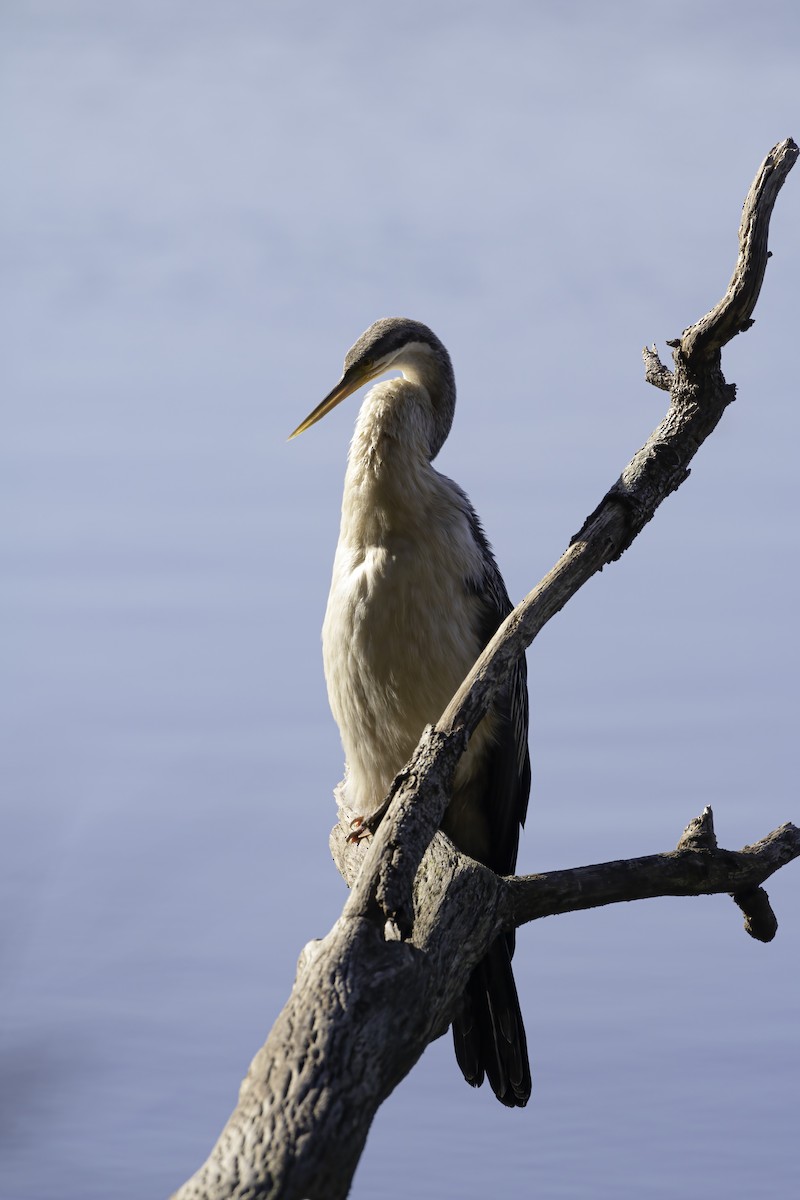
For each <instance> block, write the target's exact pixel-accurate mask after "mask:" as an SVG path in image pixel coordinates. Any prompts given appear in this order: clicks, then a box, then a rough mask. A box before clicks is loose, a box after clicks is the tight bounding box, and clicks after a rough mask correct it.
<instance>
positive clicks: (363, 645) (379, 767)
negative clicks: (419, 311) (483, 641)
mask: <svg viewBox="0 0 800 1200" xmlns="http://www.w3.org/2000/svg"><path fill="white" fill-rule="evenodd" d="M402 382H403V381H392V383H394V384H400V383H402ZM383 386H384V387H385V386H386V385H383ZM409 386H410V385H407V384H406V387H409ZM377 390H378V389H374V391H377ZM371 395H372V393H371ZM362 416H363V410H362ZM358 437H359V431H358V429H357V432H356V438H355V439H354V443H353V447H352V448H351V456H350V465H349V467H348V473H347V478H346V481H345V495H344V501H343V506H342V529H341V536H340V540H339V545H338V547H337V551H336V558H335V562H334V568H333V580H332V583H331V590H330V595H329V598H328V608H327V612H326V615H325V622H324V625H323V630H322V642H323V658H324V664H325V677H326V681H327V685H328V696H329V700H330V705H331V709H332V711H333V715H334V717H335V719H336V721H337V724H338V726H339V730H340V733H341V737H342V743H343V746H344V751H345V756H346V760H347V774H346V780H347V800H348V803H349V805H350V807H351V808H353V809H354V811H356V812H359V813H361V814H362V815H364V816H368V815H369V814H370V813H372V812H374V811H375V809H376V808H377V807H378V806H379V805H380V803H381V801H382V800H383V798H384V797H385V795H386V793H387V792H388V790H389V786H390V784H391V782H392V779H393V778H394V776H395V775H396V774H397V772H398V771H399V770H400V769H401V767H402V766H403V765H404V764H405V763H406V762H407V761H408V759H409V758H410V757H411V754H412V752H413V750H414V747H415V746H416V745H417V742H418V741H419V738H420V736H421V734H422V730H423V729H424V727H425V725H426V724H428V723H430V722H434V721H436V720H437V719H438V718H439V717H440V716H441V714H442V712H443V711H444V709H445V708H446V706H447V704H448V702H449V700H450V698H451V697H452V695H453V693H454V692H455V691H456V689H457V687H458V685H459V684H460V683H461V681H462V680H463V678H464V676H465V675H466V673H467V671H468V670H469V668H470V667H471V665H472V663H473V662H474V661H475V658H476V657H477V655H478V653H479V651H480V650H481V648H482V647H481V645H480V636H479V633H478V622H479V612H478V600H477V597H476V595H475V593H474V591H470V590H469V589H468V587H467V586H466V581H467V580H468V579H473V580H475V579H480V577H481V573H482V571H481V562H482V559H481V551H480V548H479V547H478V546H477V544H476V542H475V539H474V537H473V534H472V531H471V528H470V525H469V521H468V518H467V514H466V512H465V507H464V500H463V497H462V494H461V492H460V491H459V489H458V488H457V487H456V485H455V484H453V483H452V482H451V481H450V480H449V479H446V478H445V477H444V476H442V475H439V474H438V472H436V471H435V470H434V469H433V467H432V466H431V465H430V463H429V462H428V461H427V457H426V456H425V455H424V454H423V455H418V456H416V458H415V457H414V456H413V455H412V456H411V457H409V455H408V454H407V453H403V454H398V455H397V462H396V463H394V462H392V461H391V459H392V456H391V453H385V454H384V455H383V457H382V458H380V457H379V458H376V456H375V446H374V445H373V446H372V454H371V455H370V454H367V453H362V452H361V450H360V449H359V446H358V444H357V443H358ZM362 449H363V448H362ZM483 724H484V725H485V724H486V723H485V722H484V723H483ZM478 735H479V736H477V737H475V738H473V745H472V746H471V747H470V749H471V751H475V750H477V748H478V746H479V745H480V742H481V740H482V739H483V738H485V737H486V736H489V730H488V728H487V729H484V730H483V732H482V733H481V731H480V728H479V731H478ZM470 757H471V755H470V754H468V755H467V756H466V760H465V763H464V766H463V768H462V771H461V772H460V774H461V775H462V777H463V775H464V774H465V773H466V774H468V773H469V759H470Z"/></svg>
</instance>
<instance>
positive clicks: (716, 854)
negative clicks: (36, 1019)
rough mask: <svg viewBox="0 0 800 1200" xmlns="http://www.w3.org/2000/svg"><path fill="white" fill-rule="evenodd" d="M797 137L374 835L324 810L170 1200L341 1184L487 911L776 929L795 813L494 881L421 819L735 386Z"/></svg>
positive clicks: (428, 1029)
mask: <svg viewBox="0 0 800 1200" xmlns="http://www.w3.org/2000/svg"><path fill="white" fill-rule="evenodd" d="M797 155H798V148H797V146H796V145H795V143H794V142H793V141H792V140H791V139H787V140H786V141H784V142H781V143H780V144H779V145H777V146H776V147H775V148H774V149H773V150H772V151H771V152H770V154H769V155H767V158H766V159H765V161H764V163H763V164H762V166H761V168H760V170H759V173H758V175H757V176H756V179H755V180H754V182H753V185H752V187H751V189H750V192H749V193H748V197H747V200H746V201H745V205H744V211H743V216H742V223H741V227H740V231H739V239H740V247H739V256H738V259H737V263H736V268H735V270H734V273H733V277H732V279H731V282H730V284H729V286H728V289H727V291H726V293H725V295H724V296H723V298H722V300H721V301H720V302H719V304H717V305H716V307H715V308H714V309H712V310H711V312H710V313H708V314H707V315H706V316H705V317H703V318H702V319H701V320H700V321H698V322H696V323H695V324H694V325H693V326H691V327H690V328H689V329H687V330H686V331H685V332H684V333H683V335H682V337H681V338H680V339H678V340H677V341H676V342H675V343H673V361H674V371H673V372H670V371H668V369H667V368H666V367H664V366H663V364H662V363H661V362H660V360H659V358H658V355H657V353H656V352H655V351H654V350H652V351H646V352H645V361H646V378H647V379H648V380H649V382H651V383H653V384H655V386H657V387H660V388H662V389H664V390H668V391H669V394H670V403H669V408H668V410H667V413H666V415H665V416H664V418H663V420H662V421H661V423H660V424H659V425H658V427H657V428H656V430H655V431H654V432H653V434H652V436H651V437H650V438H649V439H648V441H647V443H646V444H645V446H643V447H642V449H641V450H639V451H638V452H637V453H636V454H635V455H634V457H633V458H632V460H631V461H630V463H629V464H628V466H627V467H626V468H625V470H624V471H623V472H622V474H621V475H620V477H619V479H617V481H616V482H615V483H614V485H613V486H612V487H611V488H610V489H609V491H608V492H607V493H606V495H605V496H604V498H603V499H602V501H601V502H600V504H599V505H598V506H597V508H596V509H595V510H594V512H593V513H592V514H591V515H590V516H589V517H588V518H587V520H586V521H585V523H584V525H583V527H582V528H581V530H580V531H579V533H578V534H577V535H576V536H575V537H574V538H573V539H572V542H571V544H570V546H569V547H568V549H567V550H566V551H565V553H564V554H563V555H562V557H561V558H560V559H559V561H558V562H557V563H556V565H555V566H554V567H553V569H552V570H551V571H550V573H549V574H548V575H547V576H546V577H545V578H544V579H543V580H542V582H541V583H540V584H539V585H538V586H537V587H536V588H535V589H534V590H533V591H532V592H531V593H530V594H529V595H528V596H527V597H526V599H525V600H524V601H523V602H522V603H521V604H520V605H519V606H518V607H517V608H516V609H515V610H514V612H513V613H512V614H511V615H510V616H509V617H508V619H507V620H506V621H505V623H504V624H503V625H502V626H501V628H500V629H499V630H498V632H497V634H496V635H495V637H494V638H493V639H492V641H491V642H490V644H489V645H488V646H487V648H486V650H485V651H484V653H483V654H482V655H481V656H480V658H479V659H478V661H477V663H476V664H475V667H474V668H473V670H472V671H471V672H470V674H469V676H468V677H467V679H466V680H465V681H464V684H463V685H462V687H461V688H460V689H459V691H458V692H457V694H456V696H455V697H454V698H453V700H452V701H451V703H450V705H449V706H448V708H447V710H446V712H445V713H444V714H443V716H442V718H441V720H440V721H439V723H438V726H437V727H436V728H429V729H427V730H426V731H425V734H424V736H423V738H422V741H421V742H420V745H419V747H418V748H417V750H416V752H415V754H414V756H413V758H412V760H411V762H410V763H409V764H408V766H407V767H406V768H405V770H404V771H402V772H401V774H400V775H399V776H398V778H397V780H396V781H395V784H394V785H393V789H392V794H391V796H390V798H389V799H390V803H389V804H388V810H387V812H386V816H385V819H384V820H383V821H382V822H381V824H380V825H379V827H378V829H377V831H376V833H375V836H374V838H373V839H372V840H371V841H370V842H369V843H367V844H365V843H359V844H356V843H353V842H351V841H349V840H348V838H347V830H346V829H345V828H344V827H343V826H342V825H341V824H340V825H339V826H338V827H337V828H336V829H335V830H334V832H333V834H332V848H333V851H334V857H335V859H336V861H337V863H338V864H339V866H340V868H341V870H342V873H343V874H344V875H345V877H346V878H347V879H348V881H349V882H351V883H352V889H351V892H350V895H349V896H348V899H347V902H346V904H345V906H344V910H343V912H342V915H341V917H340V918H339V920H338V921H337V923H336V925H335V926H334V928H333V929H332V930H331V932H330V933H329V934H328V935H327V936H326V937H325V938H323V939H322V940H321V941H319V942H314V943H311V944H310V945H309V946H308V947H306V950H305V951H304V952H303V954H302V956H301V959H300V963H299V964H298V971H297V979H296V982H295V986H294V988H293V991H292V994H291V996H290V997H289V1000H288V1001H287V1003H286V1005H285V1007H284V1009H283V1011H282V1012H281V1014H280V1016H279V1017H278V1020H277V1021H276V1023H275V1025H274V1027H273V1029H272V1031H271V1033H270V1035H269V1038H268V1039H267V1042H266V1044H265V1045H264V1046H263V1047H262V1049H261V1050H260V1051H259V1052H258V1054H257V1055H256V1057H255V1058H254V1060H253V1063H252V1064H251V1067H250V1070H249V1072H248V1074H247V1078H246V1079H245V1081H244V1083H243V1084H242V1087H241V1090H240V1095H239V1102H238V1104H237V1106H236V1108H235V1110H234V1112H233V1114H232V1115H231V1117H230V1119H229V1121H228V1123H227V1125H226V1127H225V1129H224V1130H223V1132H222V1134H221V1136H220V1138H219V1141H218V1142H217V1144H216V1146H215V1147H214V1149H213V1150H212V1152H211V1154H210V1156H209V1158H208V1160H207V1161H206V1163H205V1164H204V1165H203V1166H202V1167H201V1168H200V1169H199V1171H198V1172H197V1173H196V1174H195V1175H194V1176H193V1177H192V1179H190V1180H189V1181H188V1182H187V1183H186V1184H184V1186H183V1187H182V1188H180V1189H179V1191H178V1192H176V1193H175V1197H176V1200H190V1198H192V1200H233V1198H239V1200H267V1198H272V1200H277V1198H279V1197H280V1198H281V1200H301V1198H305V1200H318V1198H319V1200H322V1198H323V1197H324V1198H325V1200H337V1198H338V1197H344V1196H346V1195H347V1192H348V1190H349V1186H350V1180H351V1179H352V1175H353V1172H354V1170H355V1167H356V1164H357V1162H358V1159H359V1156H360V1154H361V1151H362V1149H363V1146H364V1142H365V1139H366V1135H367V1131H368V1130H369V1127H370V1123H371V1121H372V1118H373V1116H374V1114H375V1112H376V1111H377V1108H378V1107H379V1105H380V1104H381V1103H382V1102H383V1100H384V1099H385V1098H386V1097H387V1096H388V1095H389V1093H390V1092H391V1091H392V1090H393V1088H394V1087H395V1086H396V1085H397V1083H399V1082H400V1080H401V1079H402V1078H403V1077H404V1076H405V1075H406V1074H407V1073H408V1071H409V1070H410V1069H411V1067H412V1066H413V1065H414V1063H415V1062H416V1061H417V1059H418V1058H419V1056H420V1054H421V1053H422V1051H423V1049H424V1048H425V1046H426V1045H427V1044H428V1043H429V1042H430V1041H432V1040H433V1039H434V1038H436V1037H438V1036H439V1035H440V1034H442V1033H443V1032H444V1031H445V1030H446V1028H447V1026H448V1024H449V1023H450V1020H451V1017H452V1014H453V1011H454V1008H455V1005H456V1004H457V1003H458V999H459V997H460V995H461V994H462V992H463V989H464V985H465V983H466V981H467V978H468V976H469V974H470V972H471V970H472V968H473V967H474V966H475V964H476V963H477V962H478V961H480V959H481V958H483V956H484V955H485V953H486V950H487V948H488V947H489V945H490V944H491V942H492V941H493V940H494V938H495V937H496V936H497V934H498V932H499V931H500V930H502V929H509V928H511V927H514V926H516V925H520V924H523V923H524V922H526V921H530V920H535V919H538V918H539V917H542V916H546V915H553V914H555V913H562V912H568V911H574V910H576V909H582V908H588V907H594V906H597V905H603V904H613V903H617V902H619V901H621V900H631V899H641V898H643V897H645V896H657V895H708V894H711V893H714V892H722V893H732V894H733V895H734V899H735V900H736V902H737V904H739V906H740V907H741V908H742V909H743V911H745V913H746V918H747V922H746V927H747V928H748V930H749V932H751V933H752V935H753V936H756V937H759V938H760V939H761V940H769V938H770V937H771V936H774V932H775V928H776V927H777V926H776V923H775V919H774V916H773V914H772V913H771V910H770V909H769V904H768V901H766V894H765V893H764V892H763V891H762V890H761V887H760V885H761V884H762V883H763V881H764V880H765V879H767V878H768V877H769V876H770V875H771V874H772V873H773V872H774V871H776V870H778V869H779V868H780V867H781V866H783V865H784V864H785V863H787V862H789V861H790V860H791V859H793V858H795V857H798V856H799V855H800V831H798V830H797V829H796V828H795V827H794V826H791V825H786V826H783V827H782V828H781V829H779V830H776V831H775V832H774V833H772V834H770V835H769V836H768V837H767V838H765V839H763V841H761V842H759V843H758V844H757V845H755V846H752V847H746V848H745V849H744V850H742V851H740V852H738V853H733V852H730V851H725V850H719V849H718V848H717V846H716V842H715V839H714V837H713V829H712V827H711V816H710V812H707V813H705V814H704V815H703V817H701V818H698V820H697V821H696V822H693V823H692V825H691V826H690V827H689V829H688V830H687V831H685V833H684V836H683V838H682V839H681V842H680V843H679V846H678V849H677V850H675V851H671V852H668V853H666V854H662V855H654V856H649V857H648V858H644V859H633V860H626V861H620V862H614V863H606V864H601V865H599V866H593V867H582V868H577V869H574V870H569V871H557V872H550V873H548V874H546V875H536V876H528V877H522V878H511V879H505V880H503V879H499V878H498V877H497V876H495V875H494V874H493V873H492V872H491V871H489V870H488V869H487V868H485V867H482V866H480V865H479V864H477V863H475V862H472V861H471V860H469V859H467V858H465V857H464V856H463V855H461V854H459V853H458V852H457V851H456V850H455V848H454V847H453V845H452V844H451V843H450V842H449V841H448V840H447V838H445V837H444V836H443V835H442V834H441V833H437V832H436V831H437V828H438V825H439V822H440V820H441V817H442V814H443V812H444V809H445V807H446V805H447V802H448V797H449V794H450V783H451V780H452V775H453V771H454V770H455V766H456V763H457V762H458V758H459V757H460V755H461V753H463V750H464V748H465V746H466V744H467V741H468V738H469V736H470V734H471V732H472V731H473V730H474V729H475V727H476V725H477V724H478V722H479V721H480V720H481V718H482V717H483V715H484V714H485V712H486V711H487V709H488V707H489V705H490V703H491V700H492V698H493V695H494V692H495V690H496V688H497V687H498V686H499V683H500V681H501V680H502V679H503V678H504V677H505V674H506V672H507V670H508V668H509V666H510V665H511V664H512V663H513V662H514V661H516V659H517V658H518V657H519V656H520V655H521V654H522V653H524V651H525V649H526V648H527V646H529V645H530V643H531V642H532V641H533V639H534V638H535V637H536V635H537V633H538V632H539V630H540V629H541V628H542V627H543V626H544V625H545V624H546V622H547V621H549V620H550V618H551V617H552V616H554V615H555V614H556V613H557V612H559V611H560V610H561V609H562V608H563V607H564V605H565V604H566V603H567V601H568V600H569V599H570V597H571V596H573V595H574V594H575V592H576V591H577V590H578V589H579V588H580V587H581V586H582V585H583V584H584V583H585V582H586V581H587V580H588V579H589V578H591V576H592V575H594V574H595V573H596V572H597V571H599V570H601V569H602V568H603V566H605V565H606V564H607V563H611V562H613V561H614V560H615V559H617V558H619V557H620V555H621V554H622V553H623V552H624V551H625V550H626V549H627V547H628V546H629V545H630V544H631V542H632V541H633V540H634V538H635V537H636V536H637V535H638V533H639V532H640V531H641V529H642V528H643V527H644V526H645V525H646V524H647V522H648V521H650V520H651V518H652V517H653V515H654V513H655V511H656V509H657V508H658V506H659V505H660V504H661V503H662V501H663V500H664V499H666V497H667V496H668V495H670V494H671V493H672V492H673V491H675V489H676V488H678V487H679V486H680V484H681V483H682V482H683V481H684V480H685V479H686V477H687V475H688V473H689V464H690V462H691V460H692V459H693V457H694V455H695V453H696V452H697V450H698V448H699V447H700V445H702V443H703V441H704V440H705V439H706V438H707V437H708V436H709V434H710V433H711V432H712V431H713V430H714V428H715V427H716V425H717V423H718V422H719V420H720V419H721V417H722V414H723V413H724V411H725V409H726V407H727V405H728V404H729V403H730V402H731V401H732V400H733V398H734V395H735V389H734V387H733V385H730V384H728V383H726V382H725V379H724V377H723V375H722V372H721V367H720V351H721V348H722V346H724V345H725V344H726V343H727V342H728V341H730V340H731V338H732V337H734V336H735V335H736V334H737V333H739V332H742V331H743V330H745V329H747V328H749V327H750V325H751V324H752V313H753V310H754V308H755V304H756V301H757V299H758V295H759V292H760V289H761V284H762V281H763V278H764V271H765V269H766V263H767V258H768V250H767V233H768V229H769V220H770V215H771V213H772V208H773V205H774V203H775V198H776V196H777V194H778V192H779V190H780V188H781V186H782V184H783V182H784V180H785V179H786V176H787V175H788V173H789V171H790V170H791V168H792V166H793V165H794V162H795V160H796V158H797ZM401 998H402V1003H400V1000H401Z"/></svg>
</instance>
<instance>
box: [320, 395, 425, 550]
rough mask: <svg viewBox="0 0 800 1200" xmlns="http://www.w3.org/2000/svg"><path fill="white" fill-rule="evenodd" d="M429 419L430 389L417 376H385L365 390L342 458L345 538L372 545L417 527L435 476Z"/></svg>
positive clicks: (410, 531) (414, 532) (413, 532)
mask: <svg viewBox="0 0 800 1200" xmlns="http://www.w3.org/2000/svg"><path fill="white" fill-rule="evenodd" d="M433 424H434V416H433V407H432V403H431V398H430V395H429V394H428V392H427V390H426V389H425V388H424V387H422V386H421V385H420V384H418V383H416V382H411V381H410V380H407V379H402V378H401V379H389V380H385V381H384V382H382V383H379V384H377V385H376V386H375V387H374V388H372V389H371V390H370V391H369V392H368V393H367V396H366V399H365V400H364V403H363V404H362V406H361V411H360V412H359V415H358V420H357V421H356V428H355V433H354V434H353V440H352V442H351V443H350V452H349V454H348V459H347V473H346V475H345V484H344V497H343V500H342V528H341V536H342V538H343V539H344V540H346V541H347V542H349V543H350V544H351V545H353V546H356V545H375V544H381V543H383V542H385V540H386V539H387V538H388V537H391V536H398V535H399V536H403V535H406V534H407V535H409V536H413V535H415V534H416V533H417V530H416V526H417V525H418V523H419V520H420V517H421V516H422V515H423V513H424V512H425V511H426V510H427V498H428V497H429V496H430V494H431V491H432V490H435V489H436V487H437V481H438V479H439V475H438V472H436V471H435V470H434V469H433V467H432V466H431V461H430V460H431V434H432V428H433Z"/></svg>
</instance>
